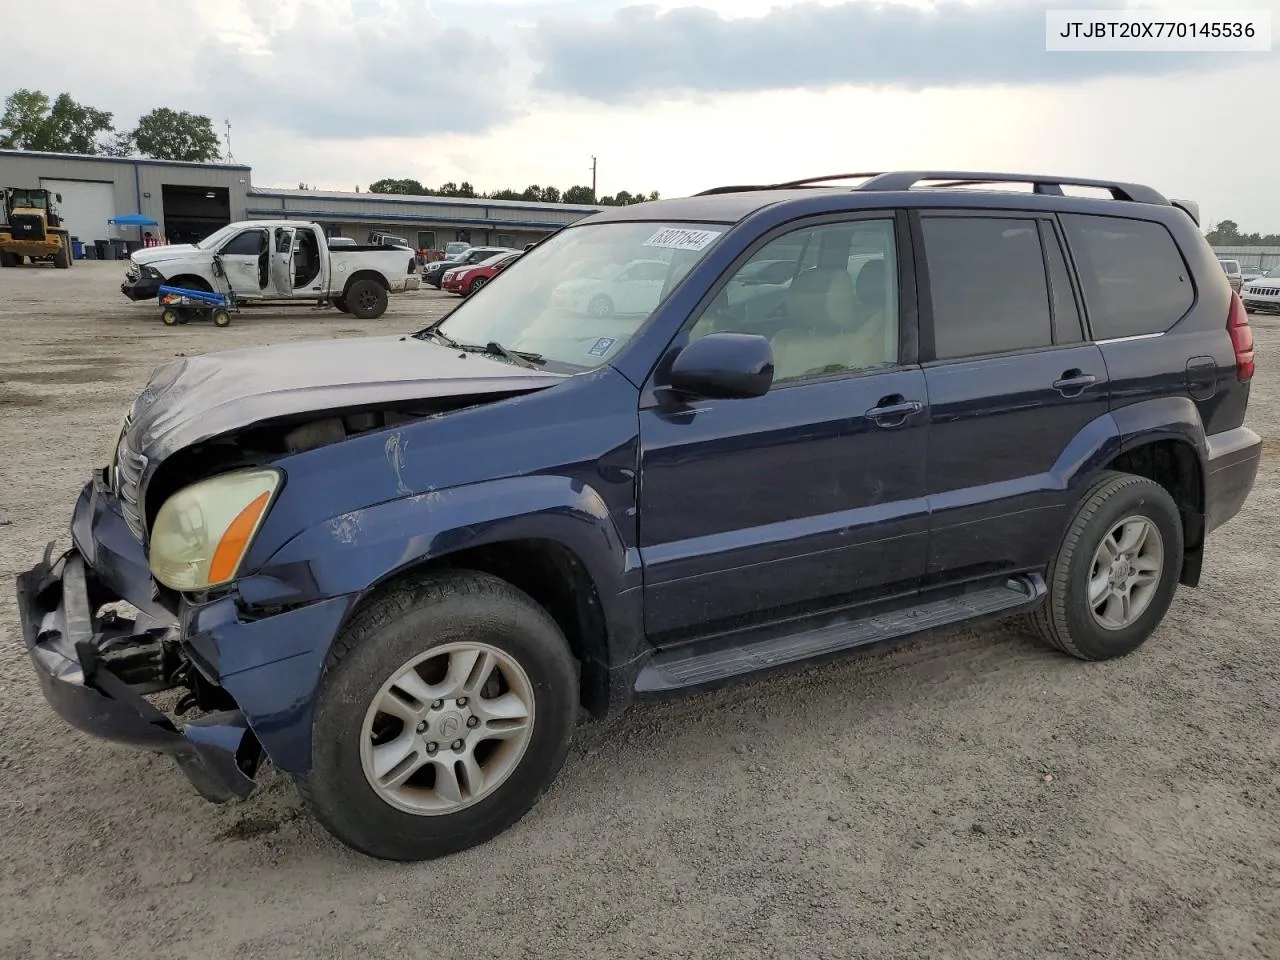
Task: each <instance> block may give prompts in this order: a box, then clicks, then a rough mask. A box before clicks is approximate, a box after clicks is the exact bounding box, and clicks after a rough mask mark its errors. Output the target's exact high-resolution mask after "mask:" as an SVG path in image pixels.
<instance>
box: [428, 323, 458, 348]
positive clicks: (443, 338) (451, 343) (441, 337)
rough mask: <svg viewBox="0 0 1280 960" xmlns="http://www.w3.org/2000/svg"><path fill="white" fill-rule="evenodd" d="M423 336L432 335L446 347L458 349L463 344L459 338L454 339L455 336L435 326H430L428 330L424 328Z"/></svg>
mask: <svg viewBox="0 0 1280 960" xmlns="http://www.w3.org/2000/svg"><path fill="white" fill-rule="evenodd" d="M422 336H424V337H431V338H432V339H433V340H438V341H439V342H440V343H443V344H444V345H445V346H446V347H454V348H455V349H456V348H458V347H461V346H462V344H460V343H459V342H458V341H457V340H455V339H453V337H450V336H448V335H447V334H443V333H441V332H440V331H439V330H437V329H436V328H435V327H430V328H428V329H426V330H423V331H422Z"/></svg>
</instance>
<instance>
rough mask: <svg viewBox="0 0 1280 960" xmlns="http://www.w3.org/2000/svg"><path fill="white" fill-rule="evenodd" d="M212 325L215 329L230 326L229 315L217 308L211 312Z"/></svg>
mask: <svg viewBox="0 0 1280 960" xmlns="http://www.w3.org/2000/svg"><path fill="white" fill-rule="evenodd" d="M213 325H214V326H215V327H229V326H231V314H230V313H228V312H227V311H226V310H224V309H222V308H221V307H217V308H216V309H215V310H214V311H213Z"/></svg>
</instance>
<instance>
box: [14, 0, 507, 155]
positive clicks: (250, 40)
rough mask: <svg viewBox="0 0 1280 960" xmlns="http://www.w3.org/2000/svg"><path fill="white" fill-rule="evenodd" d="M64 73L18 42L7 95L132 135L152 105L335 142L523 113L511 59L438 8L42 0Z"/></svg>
mask: <svg viewBox="0 0 1280 960" xmlns="http://www.w3.org/2000/svg"><path fill="white" fill-rule="evenodd" d="M41 18H42V21H43V22H45V23H53V24H58V25H59V26H58V27H57V29H56V30H55V33H56V35H57V47H58V54H59V56H58V64H59V67H58V70H57V71H56V72H55V73H50V72H49V70H48V62H47V56H46V52H47V51H46V49H45V48H44V47H42V46H41V45H40V44H29V45H25V46H24V45H23V44H9V45H8V48H7V49H6V50H5V55H4V56H3V57H2V58H0V97H3V96H4V95H5V94H7V93H8V92H10V91H12V90H14V89H16V88H18V87H24V86H25V87H35V88H44V89H45V92H46V93H50V94H52V95H56V94H57V93H58V92H61V91H62V90H64V89H65V90H67V91H68V92H70V93H71V94H72V96H74V97H75V98H76V99H77V100H79V101H81V102H84V103H88V104H90V105H93V106H97V107H100V108H103V109H108V110H112V111H114V112H115V114H116V121H117V124H118V125H120V126H128V125H130V124H131V123H132V121H133V119H134V118H136V117H137V116H138V115H139V114H141V113H144V112H146V111H147V110H150V109H151V108H153V107H160V106H168V107H172V108H174V109H178V110H191V111H193V112H197V113H204V114H206V115H208V116H210V117H212V118H213V119H214V121H215V124H216V125H217V126H219V127H220V126H221V121H222V118H223V117H227V116H229V117H230V118H231V122H232V124H233V127H234V128H239V129H244V128H249V127H258V128H263V129H270V130H275V131H279V132H281V133H285V134H297V135H300V136H306V137H313V138H318V139H326V140H359V139H363V138H366V137H423V136H431V135H434V134H440V133H474V132H479V131H483V130H487V129H489V128H491V127H493V126H494V125H497V124H501V123H503V122H505V121H507V120H508V119H510V118H512V117H514V116H517V115H519V112H520V111H519V109H518V108H516V107H515V106H514V103H515V101H514V100H513V98H512V97H511V96H510V93H509V91H510V89H511V85H512V82H513V80H512V78H511V77H510V75H509V64H510V63H511V53H510V50H509V49H507V48H505V47H504V46H502V45H501V44H500V43H499V42H498V41H496V40H493V39H491V38H489V37H486V36H484V35H483V34H482V33H480V32H477V31H475V30H470V29H467V28H466V25H465V23H464V24H461V25H452V24H442V23H441V22H440V21H439V19H433V15H432V10H431V5H430V3H429V2H428V0H278V2H276V3H274V4H261V3H258V2H257V0H222V2H220V3H218V4H213V5H210V4H208V3H206V2H203V0H98V2H95V3H85V2H84V0H43V2H42V6H41Z"/></svg>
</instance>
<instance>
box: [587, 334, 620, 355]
mask: <svg viewBox="0 0 1280 960" xmlns="http://www.w3.org/2000/svg"><path fill="white" fill-rule="evenodd" d="M617 342H618V341H617V339H616V338H615V337H601V338H600V339H599V340H597V341H596V342H595V343H593V344H592V345H591V349H590V350H588V351H587V356H588V357H603V356H604V355H605V354H606V353H608V352H609V348H610V347H612V346H613V345H614V344H615V343H617Z"/></svg>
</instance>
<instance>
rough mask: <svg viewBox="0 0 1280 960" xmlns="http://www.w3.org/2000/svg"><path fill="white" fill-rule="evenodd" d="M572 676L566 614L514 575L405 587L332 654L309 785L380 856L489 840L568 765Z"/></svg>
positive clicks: (360, 621)
mask: <svg viewBox="0 0 1280 960" xmlns="http://www.w3.org/2000/svg"><path fill="white" fill-rule="evenodd" d="M575 676H576V675H575V669H574V662H573V658H572V656H571V655H570V653H569V647H568V644H567V643H566V641H565V638H564V635H563V634H562V633H561V631H560V629H559V627H558V626H557V625H556V623H555V621H554V620H553V619H552V618H551V617H550V616H549V615H548V614H547V612H546V611H545V610H543V609H542V607H540V606H539V605H538V604H537V603H536V602H534V600H533V599H532V598H531V597H529V596H528V595H527V594H525V593H523V592H522V591H520V590H517V589H516V588H515V587H513V586H511V585H510V584H508V583H506V582H505V581H503V580H500V579H498V578H496V577H493V576H490V575H488V574H481V573H471V572H467V571H458V572H452V573H448V574H444V575H441V576H436V577H432V578H431V579H427V580H424V581H422V582H418V583H410V584H406V585H403V586H400V587H397V588H395V589H393V590H391V591H389V592H388V593H386V594H385V595H383V596H382V597H381V598H380V599H378V600H377V601H375V602H374V603H372V604H370V605H369V606H367V607H365V608H364V610H363V611H361V612H360V613H359V614H357V615H356V617H355V618H354V619H353V620H352V622H351V624H350V625H349V626H348V627H347V628H346V630H345V631H344V632H343V634H342V636H341V637H340V638H339V639H338V640H337V642H335V643H334V645H333V649H332V650H331V651H330V654H329V660H328V663H327V665H326V670H325V673H324V680H323V681H322V685H321V689H320V691H319V693H318V695H317V699H316V707H315V720H314V724H313V728H312V743H313V747H312V767H311V771H310V772H309V773H308V774H306V775H304V776H301V777H298V778H297V782H298V786H299V789H300V791H301V793H302V795H303V797H304V798H305V799H306V801H307V803H308V804H309V806H310V807H311V810H312V811H313V813H314V814H315V816H316V818H317V819H318V820H319V821H320V822H321V823H322V824H323V825H324V826H325V827H326V828H327V829H328V830H329V832H330V833H332V834H333V835H334V836H335V837H337V838H338V839H339V840H341V841H342V842H343V843H346V844H347V845H349V846H351V847H353V848H354V849H356V850H359V851H361V852H363V853H366V854H369V855H371V856H375V857H380V858H383V859H388V860H427V859H431V858H435V857H440V856H445V855H447V854H451V853H456V852H458V851H460V850H465V849H467V848H469V847H473V846H476V845H477V844H480V843H484V842H485V841H487V840H490V839H492V838H493V837H495V836H496V835H498V834H499V833H501V832H503V831H504V830H506V829H507V828H508V827H510V826H511V825H512V824H514V823H516V821H518V820H519V819H520V818H521V817H523V816H524V815H525V814H526V813H527V812H528V811H529V810H530V809H531V808H532V807H533V806H534V804H535V803H536V802H537V801H538V798H539V797H540V796H541V795H542V794H543V792H544V791H545V790H546V789H547V787H548V786H550V784H551V782H552V780H554V779H555V776H556V774H557V773H558V772H559V769H560V767H561V765H562V764H563V763H564V758H565V755H566V753H567V752H568V748H569V740H570V737H571V735H572V733H573V726H574V722H575V719H576V716H577V708H578V696H577V682H576V679H575Z"/></svg>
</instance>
